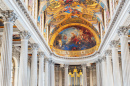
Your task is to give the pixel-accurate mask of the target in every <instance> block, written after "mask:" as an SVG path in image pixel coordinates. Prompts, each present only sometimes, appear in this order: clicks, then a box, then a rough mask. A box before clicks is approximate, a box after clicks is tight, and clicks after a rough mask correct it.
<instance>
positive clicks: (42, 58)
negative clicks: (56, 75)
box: [38, 52, 44, 86]
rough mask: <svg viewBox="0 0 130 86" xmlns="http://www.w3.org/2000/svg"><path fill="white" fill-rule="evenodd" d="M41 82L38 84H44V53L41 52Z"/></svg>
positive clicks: (40, 85)
mask: <svg viewBox="0 0 130 86" xmlns="http://www.w3.org/2000/svg"><path fill="white" fill-rule="evenodd" d="M38 55H39V84H38V86H44V53H43V52H39V53H38Z"/></svg>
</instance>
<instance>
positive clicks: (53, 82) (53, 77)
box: [51, 61, 55, 86]
mask: <svg viewBox="0 0 130 86" xmlns="http://www.w3.org/2000/svg"><path fill="white" fill-rule="evenodd" d="M51 86H55V63H54V62H53V61H52V62H51Z"/></svg>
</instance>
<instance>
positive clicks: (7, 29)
mask: <svg viewBox="0 0 130 86" xmlns="http://www.w3.org/2000/svg"><path fill="white" fill-rule="evenodd" d="M1 14H2V15H3V20H4V31H3V38H2V48H1V77H0V78H1V79H0V80H1V81H0V82H1V83H0V84H1V86H10V85H11V83H10V82H11V64H12V35H13V24H14V21H15V20H16V19H17V17H16V15H15V13H14V12H13V11H12V10H6V11H2V12H1Z"/></svg>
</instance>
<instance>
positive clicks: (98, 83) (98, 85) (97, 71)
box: [96, 61, 101, 86]
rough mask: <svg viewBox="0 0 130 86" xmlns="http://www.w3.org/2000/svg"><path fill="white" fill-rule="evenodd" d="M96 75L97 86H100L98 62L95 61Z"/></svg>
mask: <svg viewBox="0 0 130 86" xmlns="http://www.w3.org/2000/svg"><path fill="white" fill-rule="evenodd" d="M96 75H97V86H101V85H100V80H101V79H100V70H99V61H96Z"/></svg>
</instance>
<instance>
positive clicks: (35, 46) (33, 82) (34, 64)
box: [30, 43, 39, 86]
mask: <svg viewBox="0 0 130 86" xmlns="http://www.w3.org/2000/svg"><path fill="white" fill-rule="evenodd" d="M31 48H32V58H31V83H30V86H37V50H38V48H39V46H38V44H36V43H33V44H31Z"/></svg>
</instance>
